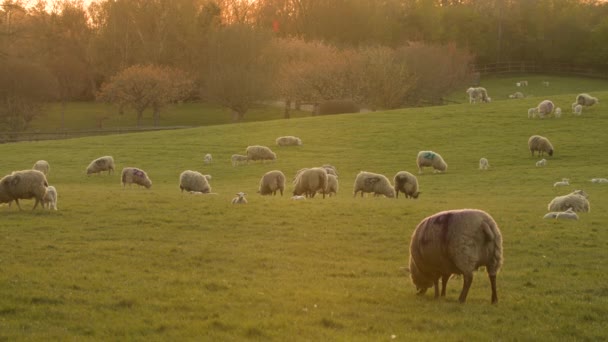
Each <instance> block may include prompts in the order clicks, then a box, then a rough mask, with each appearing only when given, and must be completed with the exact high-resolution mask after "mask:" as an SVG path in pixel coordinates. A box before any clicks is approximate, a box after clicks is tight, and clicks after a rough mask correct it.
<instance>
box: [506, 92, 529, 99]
mask: <svg viewBox="0 0 608 342" xmlns="http://www.w3.org/2000/svg"><path fill="white" fill-rule="evenodd" d="M524 97H525V96H524V93H522V92H521V91H516V92H514V93H513V94H510V95H509V98H510V99H523V98H524Z"/></svg>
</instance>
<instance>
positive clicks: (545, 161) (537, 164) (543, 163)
mask: <svg viewBox="0 0 608 342" xmlns="http://www.w3.org/2000/svg"><path fill="white" fill-rule="evenodd" d="M543 166H547V159H544V158H543V159H541V160H539V161H537V162H536V167H543Z"/></svg>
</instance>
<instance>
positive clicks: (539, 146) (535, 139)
mask: <svg viewBox="0 0 608 342" xmlns="http://www.w3.org/2000/svg"><path fill="white" fill-rule="evenodd" d="M528 148H529V149H530V153H532V156H533V157H534V152H536V151H538V156H539V157H540V156H542V155H543V154H544V153H547V154H548V155H549V156H553V145H551V142H550V141H549V139H547V138H545V137H543V136H540V135H533V136H531V137H530V138H529V139H528Z"/></svg>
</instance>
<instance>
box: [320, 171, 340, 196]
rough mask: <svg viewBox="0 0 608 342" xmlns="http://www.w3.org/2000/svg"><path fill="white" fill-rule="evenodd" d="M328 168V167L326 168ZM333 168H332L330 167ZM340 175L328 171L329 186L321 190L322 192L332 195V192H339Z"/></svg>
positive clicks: (335, 193)
mask: <svg viewBox="0 0 608 342" xmlns="http://www.w3.org/2000/svg"><path fill="white" fill-rule="evenodd" d="M326 170H327V169H326ZM330 170H331V169H330ZM338 187H339V183H338V177H336V175H333V174H330V173H329V172H328V173H327V188H326V189H325V190H320V191H319V192H320V193H321V194H325V195H329V196H330V197H331V195H332V194H334V195H337V194H338Z"/></svg>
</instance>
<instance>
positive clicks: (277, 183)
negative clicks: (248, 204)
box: [258, 170, 285, 196]
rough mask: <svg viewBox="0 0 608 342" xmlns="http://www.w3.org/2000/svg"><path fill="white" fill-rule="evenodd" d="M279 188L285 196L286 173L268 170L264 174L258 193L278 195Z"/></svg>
mask: <svg viewBox="0 0 608 342" xmlns="http://www.w3.org/2000/svg"><path fill="white" fill-rule="evenodd" d="M277 190H278V191H279V192H280V193H281V196H283V190H285V175H284V174H283V172H281V171H279V170H274V171H268V172H266V173H265V174H264V176H262V179H261V180H260V187H259V189H258V193H260V195H271V194H272V195H273V196H274V195H276V194H277Z"/></svg>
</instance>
